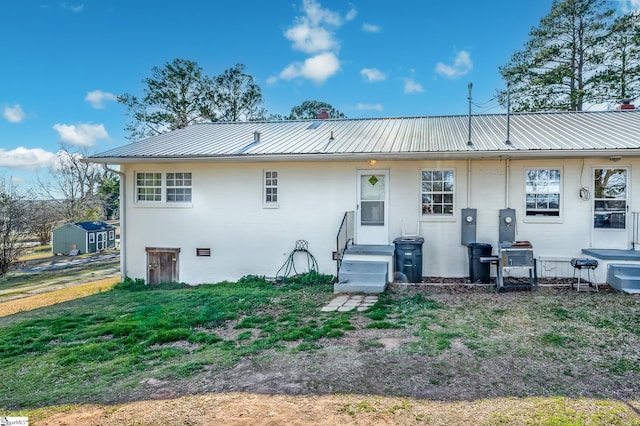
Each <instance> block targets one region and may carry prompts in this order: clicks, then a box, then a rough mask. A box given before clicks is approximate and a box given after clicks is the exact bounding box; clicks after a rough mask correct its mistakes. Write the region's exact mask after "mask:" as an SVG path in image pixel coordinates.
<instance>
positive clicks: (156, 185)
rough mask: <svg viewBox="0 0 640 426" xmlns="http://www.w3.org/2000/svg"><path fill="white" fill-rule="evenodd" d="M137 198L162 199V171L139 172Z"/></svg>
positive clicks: (147, 199) (145, 199) (137, 176)
mask: <svg viewBox="0 0 640 426" xmlns="http://www.w3.org/2000/svg"><path fill="white" fill-rule="evenodd" d="M136 199H137V200H138V201H162V173H137V174H136Z"/></svg>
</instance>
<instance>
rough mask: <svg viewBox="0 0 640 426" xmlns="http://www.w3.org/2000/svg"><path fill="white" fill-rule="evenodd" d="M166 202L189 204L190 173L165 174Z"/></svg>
mask: <svg viewBox="0 0 640 426" xmlns="http://www.w3.org/2000/svg"><path fill="white" fill-rule="evenodd" d="M166 181H167V202H168V203H190V202H191V173H167V179H166Z"/></svg>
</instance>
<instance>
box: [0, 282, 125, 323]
mask: <svg viewBox="0 0 640 426" xmlns="http://www.w3.org/2000/svg"><path fill="white" fill-rule="evenodd" d="M119 281H120V278H119V277H117V278H105V279H103V280H98V281H92V282H88V283H84V284H75V285H68V286H66V287H62V288H56V289H49V290H48V291H47V292H44V293H41V294H36V295H34V296H28V297H22V298H19V299H14V300H8V301H4V302H0V317H4V316H7V315H12V314H15V313H18V312H22V311H30V310H32V309H37V308H42V307H44V306H51V305H55V304H56V303H63V302H67V301H69V300H74V299H78V298H80V297H86V296H90V295H92V294H96V293H99V292H101V291H107V290H109V289H110V288H112V287H113V286H114V285H115V284H116V283H117V282H119Z"/></svg>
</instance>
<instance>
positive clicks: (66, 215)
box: [39, 144, 104, 222]
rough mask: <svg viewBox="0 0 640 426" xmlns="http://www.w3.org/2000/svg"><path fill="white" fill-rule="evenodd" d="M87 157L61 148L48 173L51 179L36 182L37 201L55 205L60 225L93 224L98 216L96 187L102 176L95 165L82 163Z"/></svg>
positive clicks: (62, 145)
mask: <svg viewBox="0 0 640 426" xmlns="http://www.w3.org/2000/svg"><path fill="white" fill-rule="evenodd" d="M87 156H88V152H87V150H86V149H84V148H83V149H80V150H79V151H73V150H72V149H71V148H70V147H69V146H67V145H64V144H61V150H60V151H59V152H58V161H57V164H56V165H55V166H53V167H51V169H50V170H49V174H50V177H51V179H50V180H49V181H47V182H42V181H41V182H40V185H39V186H40V190H41V191H42V197H41V198H44V199H48V200H52V201H55V202H57V204H58V208H59V209H60V214H61V218H62V220H63V221H66V222H78V221H85V220H97V219H99V218H100V217H101V216H102V202H101V200H100V198H99V196H98V186H99V184H100V183H101V182H102V181H103V173H104V172H103V170H102V168H101V167H100V166H99V165H97V164H95V163H88V162H84V161H83V159H84V158H85V157H87Z"/></svg>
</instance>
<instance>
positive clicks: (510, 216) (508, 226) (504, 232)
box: [498, 209, 516, 242]
mask: <svg viewBox="0 0 640 426" xmlns="http://www.w3.org/2000/svg"><path fill="white" fill-rule="evenodd" d="M499 220H500V223H499V224H498V233H499V241H500V242H502V241H515V240H516V211H515V210H514V209H502V210H500V219H499Z"/></svg>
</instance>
